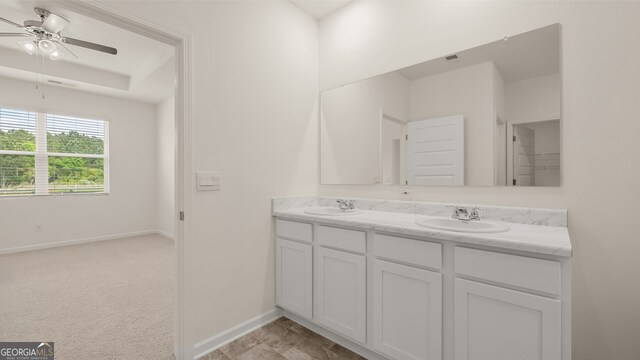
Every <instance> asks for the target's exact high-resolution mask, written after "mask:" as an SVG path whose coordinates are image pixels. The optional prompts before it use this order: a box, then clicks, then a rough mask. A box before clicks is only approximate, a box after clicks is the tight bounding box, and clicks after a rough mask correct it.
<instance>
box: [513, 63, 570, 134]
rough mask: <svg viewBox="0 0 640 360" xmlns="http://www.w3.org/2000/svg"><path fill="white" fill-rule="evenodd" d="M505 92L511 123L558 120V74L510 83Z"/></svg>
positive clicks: (559, 108) (559, 96)
mask: <svg viewBox="0 0 640 360" xmlns="http://www.w3.org/2000/svg"><path fill="white" fill-rule="evenodd" d="M505 92H506V99H507V117H506V118H507V120H508V121H509V122H511V123H514V124H515V123H523V122H532V121H544V120H554V119H560V110H561V107H560V99H561V98H562V96H561V94H560V74H557V73H556V74H550V75H544V76H536V77H532V78H528V79H522V80H517V81H511V82H508V83H506V89H505Z"/></svg>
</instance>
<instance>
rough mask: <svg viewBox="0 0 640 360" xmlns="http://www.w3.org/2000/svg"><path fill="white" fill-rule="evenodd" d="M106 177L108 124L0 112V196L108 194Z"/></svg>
mask: <svg viewBox="0 0 640 360" xmlns="http://www.w3.org/2000/svg"><path fill="white" fill-rule="evenodd" d="M5 118H6V120H5ZM108 174H109V126H108V122H106V121H102V120H95V119H83V118H77V117H70V116H62V115H55V114H44V113H35V112H27V111H22V110H14V109H4V108H0V196H12V195H14V196H15V195H33V194H35V195H49V194H71V193H74V194H76V193H108V192H109V175H108ZM3 179H5V180H4V181H3Z"/></svg>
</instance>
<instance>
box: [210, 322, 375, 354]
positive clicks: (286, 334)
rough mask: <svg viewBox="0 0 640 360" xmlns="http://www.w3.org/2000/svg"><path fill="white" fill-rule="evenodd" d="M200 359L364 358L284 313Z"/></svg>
mask: <svg viewBox="0 0 640 360" xmlns="http://www.w3.org/2000/svg"><path fill="white" fill-rule="evenodd" d="M200 359H201V360H287V359H288V360H311V359H327V360H329V359H330V360H338V359H339V360H352V359H353V360H359V359H364V358H363V357H362V356H359V355H357V354H355V353H353V352H351V351H349V350H347V349H346V348H344V347H342V346H340V345H338V344H336V343H334V342H333V341H331V340H329V339H327V338H325V337H322V336H320V335H318V334H316V333H314V332H313V331H311V330H309V329H307V328H305V327H303V326H302V325H299V324H298V323H296V322H294V321H291V320H289V319H287V318H286V317H281V318H280V319H278V320H276V321H274V322H272V323H270V324H268V325H266V326H264V327H262V328H260V329H258V330H256V331H254V332H252V333H250V334H247V335H245V336H243V337H241V338H240V339H238V340H236V341H234V342H232V343H230V344H228V345H225V346H223V347H221V348H220V349H218V350H216V351H214V352H212V353H209V354H208V355H206V356H204V357H202V358H200Z"/></svg>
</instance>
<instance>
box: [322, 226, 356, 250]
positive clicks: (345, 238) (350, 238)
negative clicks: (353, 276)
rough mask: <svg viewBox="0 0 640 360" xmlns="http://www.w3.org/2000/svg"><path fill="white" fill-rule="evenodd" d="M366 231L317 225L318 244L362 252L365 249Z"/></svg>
mask: <svg viewBox="0 0 640 360" xmlns="http://www.w3.org/2000/svg"><path fill="white" fill-rule="evenodd" d="M366 237H367V236H366V233H365V232H364V231H358V230H347V229H339V228H334V227H329V226H320V227H318V242H319V243H320V245H323V246H328V247H332V248H336V249H341V250H347V251H352V252H357V253H362V254H364V253H365V252H366V250H367V241H366Z"/></svg>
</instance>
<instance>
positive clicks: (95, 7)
mask: <svg viewBox="0 0 640 360" xmlns="http://www.w3.org/2000/svg"><path fill="white" fill-rule="evenodd" d="M52 3H55V4H56V5H58V6H60V7H62V8H64V9H68V10H70V11H73V12H76V13H78V14H81V15H84V16H87V17H90V18H93V19H96V20H99V21H102V22H104V23H107V24H110V25H113V26H116V27H119V28H122V29H125V30H128V31H131V32H134V33H137V34H139V35H142V36H146V37H148V38H151V39H154V40H157V41H160V42H162V43H165V44H167V45H170V46H173V47H174V49H175V53H174V56H175V60H176V68H175V72H176V88H175V130H176V143H175V170H174V180H175V185H174V200H175V205H174V212H175V221H176V224H175V225H176V226H175V229H176V231H175V240H174V259H175V264H176V270H175V279H176V288H175V289H174V298H175V299H176V304H175V308H174V331H173V339H174V354H175V356H176V359H178V360H183V359H188V358H191V357H192V354H191V352H192V351H191V348H192V347H191V346H190V345H189V344H188V342H187V340H186V338H187V334H186V329H190V328H193V327H192V326H190V324H188V321H189V318H188V317H187V316H186V315H185V314H186V306H185V305H186V304H185V284H186V281H185V279H186V278H187V276H186V272H187V270H188V269H186V268H185V267H186V262H185V258H187V257H188V256H187V255H188V254H189V246H187V245H189V244H191V241H190V239H191V236H192V231H191V216H185V217H184V220H183V221H180V220H179V214H180V212H184V213H186V214H187V215H191V214H192V211H191V210H192V203H193V202H192V196H191V194H193V191H192V190H193V189H192V188H193V184H192V183H193V181H190V179H191V176H190V174H191V173H192V171H191V170H192V159H193V155H192V154H193V147H192V131H191V129H192V117H191V116H192V35H191V34H190V33H188V32H184V31H182V30H178V29H174V28H170V27H168V26H166V25H165V24H161V23H159V22H157V21H154V20H151V19H149V18H148V17H145V15H144V14H140V13H132V12H131V11H128V10H126V9H123V8H122V6H119V5H117V4H113V3H108V2H99V3H98V2H93V1H90V0H74V1H52Z"/></svg>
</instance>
